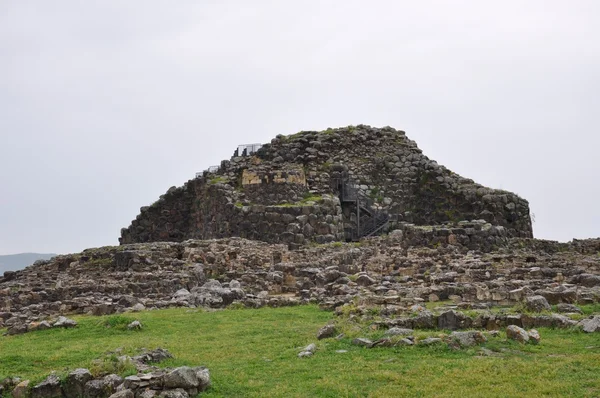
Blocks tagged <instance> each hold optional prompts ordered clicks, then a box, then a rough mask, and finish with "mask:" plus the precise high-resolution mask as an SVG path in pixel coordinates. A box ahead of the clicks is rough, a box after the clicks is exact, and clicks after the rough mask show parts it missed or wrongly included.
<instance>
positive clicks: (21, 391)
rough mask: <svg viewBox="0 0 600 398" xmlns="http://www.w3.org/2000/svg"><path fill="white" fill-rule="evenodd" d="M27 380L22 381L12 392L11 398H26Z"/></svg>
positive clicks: (27, 392)
mask: <svg viewBox="0 0 600 398" xmlns="http://www.w3.org/2000/svg"><path fill="white" fill-rule="evenodd" d="M29 384H31V382H30V381H29V380H23V381H22V382H20V383H19V384H17V385H16V386H15V388H14V389H13V390H12V396H13V398H27V397H28V396H29Z"/></svg>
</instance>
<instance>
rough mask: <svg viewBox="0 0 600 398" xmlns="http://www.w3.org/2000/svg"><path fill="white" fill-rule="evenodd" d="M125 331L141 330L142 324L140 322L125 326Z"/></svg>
mask: <svg viewBox="0 0 600 398" xmlns="http://www.w3.org/2000/svg"><path fill="white" fill-rule="evenodd" d="M127 329H129V330H142V323H141V322H140V321H133V322H131V323H130V324H129V325H127Z"/></svg>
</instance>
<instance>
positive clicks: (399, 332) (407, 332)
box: [384, 327, 415, 336]
mask: <svg viewBox="0 0 600 398" xmlns="http://www.w3.org/2000/svg"><path fill="white" fill-rule="evenodd" d="M414 332H415V331H414V330H412V329H407V328H398V327H393V328H390V329H388V330H387V331H386V332H385V333H384V335H385V336H411V335H412V334H413V333H414Z"/></svg>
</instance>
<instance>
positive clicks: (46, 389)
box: [30, 374, 93, 398]
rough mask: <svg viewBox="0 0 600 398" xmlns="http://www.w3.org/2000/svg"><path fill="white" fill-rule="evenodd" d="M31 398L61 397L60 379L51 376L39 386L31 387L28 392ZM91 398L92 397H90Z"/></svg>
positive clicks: (53, 375)
mask: <svg viewBox="0 0 600 398" xmlns="http://www.w3.org/2000/svg"><path fill="white" fill-rule="evenodd" d="M30 396H31V398H55V397H61V396H62V391H61V385H60V377H58V376H57V375H55V374H51V375H50V376H48V377H47V378H46V380H44V381H42V382H41V383H40V384H38V385H36V386H33V387H32V388H31V391H30ZM92 398H93V397H92Z"/></svg>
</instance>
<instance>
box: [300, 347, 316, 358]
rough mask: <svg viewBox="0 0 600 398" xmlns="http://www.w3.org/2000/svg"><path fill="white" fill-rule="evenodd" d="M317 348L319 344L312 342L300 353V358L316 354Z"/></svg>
mask: <svg viewBox="0 0 600 398" xmlns="http://www.w3.org/2000/svg"><path fill="white" fill-rule="evenodd" d="M316 349H317V345H316V344H315V343H311V344H309V345H307V346H306V347H304V348H303V349H302V351H300V353H299V354H298V358H304V357H310V356H312V355H313V354H314V352H315V350H316Z"/></svg>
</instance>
